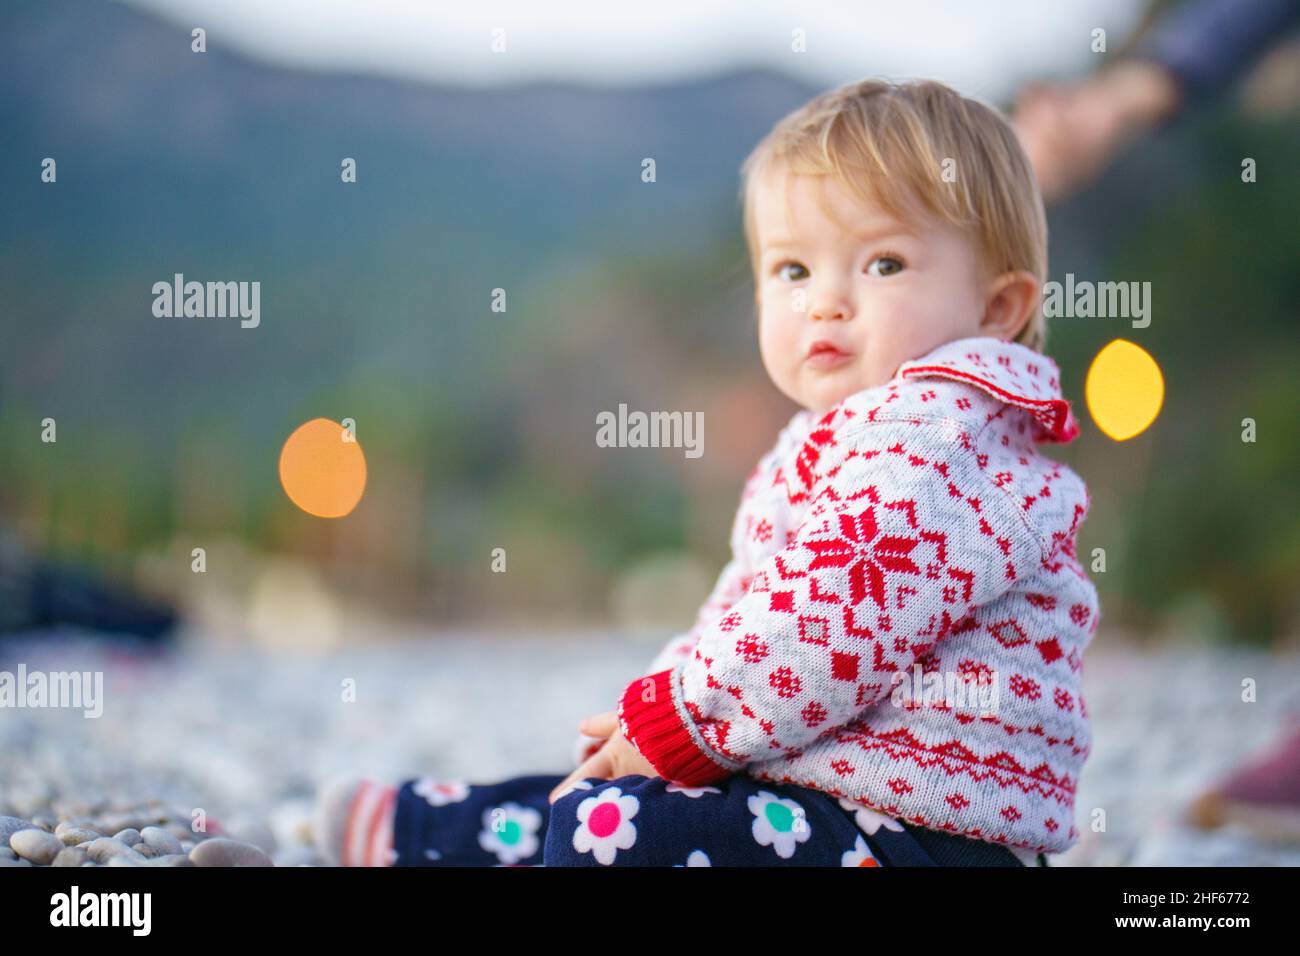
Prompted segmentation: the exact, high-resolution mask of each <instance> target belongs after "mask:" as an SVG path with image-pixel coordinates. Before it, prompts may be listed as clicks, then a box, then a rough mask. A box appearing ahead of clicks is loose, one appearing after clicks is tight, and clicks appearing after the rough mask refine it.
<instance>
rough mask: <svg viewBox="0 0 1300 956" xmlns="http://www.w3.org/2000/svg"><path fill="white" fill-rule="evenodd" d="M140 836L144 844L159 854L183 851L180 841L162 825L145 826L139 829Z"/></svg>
mask: <svg viewBox="0 0 1300 956" xmlns="http://www.w3.org/2000/svg"><path fill="white" fill-rule="evenodd" d="M140 837H141V839H143V840H144V842H145V845H146V846H148V847H149V848H150V849H152V850H154V851H155V852H157V853H158V854H160V855H163V854H167V855H172V854H177V853H184V852H185V851H184V850H183V849H181V841H180V840H178V839H176V837H175V835H173V834H171V833H168V832H167V831H166V830H164V829H163V828H162V827H145V828H144V829H143V830H141V831H140Z"/></svg>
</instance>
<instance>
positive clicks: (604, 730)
mask: <svg viewBox="0 0 1300 956" xmlns="http://www.w3.org/2000/svg"><path fill="white" fill-rule="evenodd" d="M578 730H580V731H582V732H583V733H584V734H586V735H587V736H588V737H600V738H601V739H602V740H603V739H604V738H606V737H609V736H610V735H611V734H613V733H615V732H617V731H618V714H616V713H614V711H612V710H607V711H605V712H604V713H603V714H592V715H591V716H590V717H584V718H582V720H580V721H578Z"/></svg>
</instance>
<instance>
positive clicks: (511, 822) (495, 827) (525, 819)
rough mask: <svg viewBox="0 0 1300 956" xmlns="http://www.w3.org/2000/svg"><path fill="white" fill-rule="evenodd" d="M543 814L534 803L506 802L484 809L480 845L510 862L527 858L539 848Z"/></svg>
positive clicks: (503, 861)
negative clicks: (524, 804)
mask: <svg viewBox="0 0 1300 956" xmlns="http://www.w3.org/2000/svg"><path fill="white" fill-rule="evenodd" d="M541 827H542V815H541V814H540V813H538V812H537V811H536V810H534V809H533V808H532V807H521V806H520V805H519V804H517V803H504V804H502V805H501V806H499V807H488V808H487V809H486V810H484V811H483V829H482V830H480V831H479V834H478V845H479V846H481V847H482V848H483V849H484V850H485V851H486V852H488V853H494V854H496V858H497V859H498V860H500V861H501V862H502V863H504V864H506V865H507V866H510V865H513V864H515V863H518V862H519V861H520V860H525V859H527V858H528V857H530V856H532V855H533V854H534V853H536V852H537V846H538V841H537V831H538V830H540V829H541Z"/></svg>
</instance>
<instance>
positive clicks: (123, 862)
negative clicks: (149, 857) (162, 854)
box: [105, 853, 147, 866]
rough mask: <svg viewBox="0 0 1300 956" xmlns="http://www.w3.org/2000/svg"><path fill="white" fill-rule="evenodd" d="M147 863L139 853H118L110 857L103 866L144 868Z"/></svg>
mask: <svg viewBox="0 0 1300 956" xmlns="http://www.w3.org/2000/svg"><path fill="white" fill-rule="evenodd" d="M146 864H147V861H146V860H145V858H144V857H142V856H141V855H140V854H139V853H119V854H118V855H117V856H110V857H109V858H108V862H107V863H106V864H105V866H145V865H146Z"/></svg>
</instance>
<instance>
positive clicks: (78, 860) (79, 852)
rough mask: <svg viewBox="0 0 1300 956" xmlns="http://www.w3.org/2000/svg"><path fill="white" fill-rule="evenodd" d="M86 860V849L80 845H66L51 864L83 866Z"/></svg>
mask: <svg viewBox="0 0 1300 956" xmlns="http://www.w3.org/2000/svg"><path fill="white" fill-rule="evenodd" d="M85 862H86V851H85V850H83V849H81V847H78V846H65V847H64V848H63V849H62V850H60V851H59V855H58V856H56V857H55V858H54V862H53V863H51V864H50V866H81V864H83V863H85Z"/></svg>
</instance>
